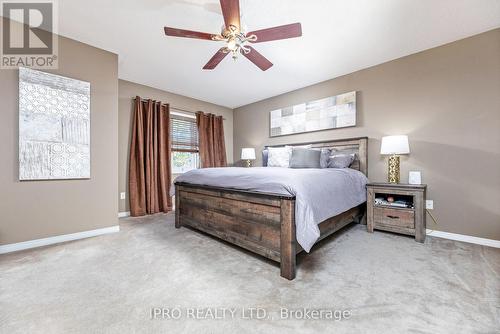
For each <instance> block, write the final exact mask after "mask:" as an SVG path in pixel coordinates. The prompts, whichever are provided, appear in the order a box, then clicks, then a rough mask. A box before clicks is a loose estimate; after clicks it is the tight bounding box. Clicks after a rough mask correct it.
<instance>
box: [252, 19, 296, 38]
mask: <svg viewBox="0 0 500 334" xmlns="http://www.w3.org/2000/svg"><path fill="white" fill-rule="evenodd" d="M251 35H255V36H257V41H255V42H252V43H262V42H269V41H276V40H279V39H287V38H294V37H300V36H302V26H301V24H300V23H292V24H287V25H284V26H279V27H274V28H267V29H262V30H256V31H252V32H249V33H248V34H247V36H251Z"/></svg>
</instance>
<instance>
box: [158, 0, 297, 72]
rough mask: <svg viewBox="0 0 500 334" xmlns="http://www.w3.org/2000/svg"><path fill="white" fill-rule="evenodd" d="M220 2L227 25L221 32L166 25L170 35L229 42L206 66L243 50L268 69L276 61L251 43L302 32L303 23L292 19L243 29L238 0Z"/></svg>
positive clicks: (256, 62)
mask: <svg viewBox="0 0 500 334" xmlns="http://www.w3.org/2000/svg"><path fill="white" fill-rule="evenodd" d="M220 5H221V8H222V15H223V16H224V26H223V28H222V32H221V33H220V34H209V33H205V32H198V31H191V30H184V29H176V28H170V27H165V34H166V35H167V36H173V37H187V38H196V39H205V40H210V41H223V42H226V46H224V47H223V48H220V49H219V51H217V53H216V54H215V55H214V56H213V57H212V58H211V59H210V60H209V61H208V63H207V64H206V65H205V66H204V67H203V69H204V70H213V69H214V68H215V67H216V66H217V65H219V63H220V62H221V61H222V60H223V59H224V58H225V57H226V56H227V55H228V54H229V53H232V57H233V59H234V60H236V59H237V58H238V55H239V54H240V53H241V54H242V55H243V56H245V57H246V58H248V59H249V60H250V61H251V62H252V63H254V64H255V65H257V67H259V68H260V69H261V70H263V71H265V70H267V69H269V68H270V67H271V66H273V63H271V62H270V61H269V60H268V59H267V58H266V57H264V56H263V55H261V54H260V53H259V52H258V51H257V50H255V49H254V48H253V47H251V46H250V45H249V43H252V44H254V43H262V42H269V41H276V40H280V39H287V38H294V37H300V36H302V27H301V25H300V23H292V24H287V25H283V26H278V27H273V28H267V29H262V30H255V31H251V32H248V33H246V32H245V31H242V27H241V24H240V3H239V0H220Z"/></svg>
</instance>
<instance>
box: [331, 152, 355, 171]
mask: <svg viewBox="0 0 500 334" xmlns="http://www.w3.org/2000/svg"><path fill="white" fill-rule="evenodd" d="M355 158H356V154H354V153H351V154H333V155H330V159H329V160H328V168H348V167H349V166H350V165H351V164H352V163H353V162H354V159H355Z"/></svg>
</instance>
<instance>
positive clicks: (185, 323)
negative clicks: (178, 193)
mask: <svg viewBox="0 0 500 334" xmlns="http://www.w3.org/2000/svg"><path fill="white" fill-rule="evenodd" d="M0 275H1V276H0V326H1V327H0V332H1V333H9V334H11V333H157V332H158V333H159V332H161V333H238V334H240V333H258V332H260V333H273V332H277V333H278V332H279V333H283V332H285V331H286V332H289V333H319V332H327V331H328V332H330V333H398V334H399V333H408V332H409V333H498V329H499V328H500V321H499V319H500V308H499V307H500V249H494V248H487V247H482V246H477V245H472V244H466V243H460V242H453V241H448V240H443V239H438V238H427V241H426V243H425V245H421V244H418V243H416V242H415V241H414V240H413V239H411V238H409V237H405V236H399V235H394V234H389V233H383V232H376V233H374V234H369V233H367V232H366V230H365V226H362V225H353V226H350V227H347V228H345V229H344V230H342V231H340V232H339V233H337V234H335V235H334V236H333V237H331V238H328V239H326V240H325V241H323V242H322V243H320V244H319V245H317V246H315V247H314V248H313V251H312V253H311V254H309V255H305V256H304V255H301V256H299V259H298V272H297V278H296V279H295V280H294V281H291V282H289V281H287V280H284V279H282V278H281V277H280V276H279V267H278V266H277V264H275V263H272V262H269V261H267V260H264V259H263V258H261V257H258V256H254V255H252V254H250V253H248V252H246V251H242V250H241V249H239V248H235V247H232V246H230V245H228V244H226V243H223V242H219V241H217V240H215V239H213V238H210V237H208V236H206V235H203V234H200V233H197V232H194V231H192V230H189V229H187V228H182V229H180V230H176V229H175V228H174V226H173V216H172V215H156V216H152V217H147V218H143V219H133V218H126V219H122V220H121V232H120V233H116V234H113V235H106V236H101V237H95V238H90V239H86V240H81V241H76V242H69V243H66V244H61V245H56V246H49V247H45V248H40V249H36V250H29V251H24V252H20V253H13V254H9V255H3V256H1V257H0ZM153 307H157V308H164V309H165V312H167V310H168V309H171V308H177V309H175V310H178V311H172V312H173V313H175V314H173V315H174V316H175V317H177V316H178V314H177V312H180V313H181V315H180V316H181V318H180V319H178V320H174V319H156V320H152V319H151V308H153ZM216 308H218V309H216ZM222 308H226V309H231V310H233V308H234V310H233V311H234V318H232V317H231V316H230V313H227V311H226V318H225V319H210V314H212V316H216V315H217V314H215V312H216V311H218V312H222ZM251 308H257V309H258V310H259V311H254V314H253V316H254V319H246V318H248V317H250V315H251V313H250V312H251ZM280 308H285V309H286V310H290V309H293V310H296V311H297V310H299V311H300V310H301V309H303V308H306V309H308V310H309V311H311V310H318V312H319V310H322V312H323V314H322V317H323V319H319V320H314V319H295V320H290V319H281V317H280ZM328 310H343V311H349V312H350V313H351V316H350V317H349V319H343V320H341V321H335V320H334V319H325V316H327V315H328ZM194 311H197V312H200V314H193V313H191V317H193V315H194V316H195V317H198V318H200V317H201V318H203V317H208V319H204V320H203V319H191V318H188V312H194ZM211 311H212V313H210V312H211ZM243 312H246V313H243ZM255 312H259V314H256V313H255ZM263 312H265V318H264V319H255V317H256V316H257V315H259V316H263V315H264V313H263ZM337 315H338V314H337ZM219 316H222V313H219ZM296 316H298V317H300V313H297V314H296ZM304 316H305V315H304Z"/></svg>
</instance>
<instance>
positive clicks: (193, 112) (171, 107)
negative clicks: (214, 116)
mask: <svg viewBox="0 0 500 334" xmlns="http://www.w3.org/2000/svg"><path fill="white" fill-rule="evenodd" d="M133 99H134V100H135V99H136V97H133ZM140 99H141V100H142V101H148V100H151V101H158V100H156V99H143V98H142V97H141V98H140ZM162 104H163V105H169V108H170V109H173V110H177V111H183V112H187V113H190V114H196V113H197V111H192V110H186V109H182V108H179V107H176V106H172V105H170V104H168V103H162ZM222 119H223V120H224V121H225V120H226V118H225V117H223V118H222Z"/></svg>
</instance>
